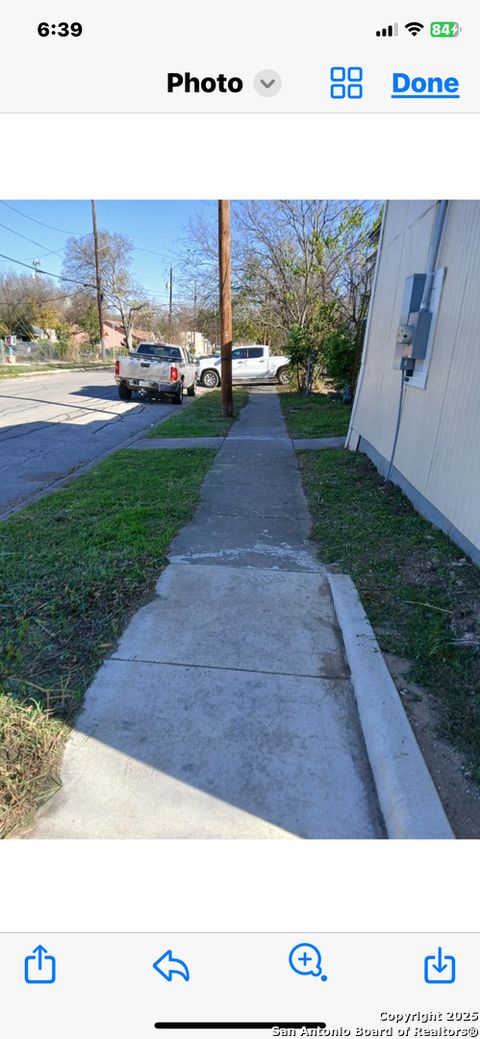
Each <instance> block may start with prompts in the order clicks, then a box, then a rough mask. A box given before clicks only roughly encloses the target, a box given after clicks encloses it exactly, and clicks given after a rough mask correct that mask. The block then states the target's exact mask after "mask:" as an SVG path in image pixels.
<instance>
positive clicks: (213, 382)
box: [202, 368, 220, 390]
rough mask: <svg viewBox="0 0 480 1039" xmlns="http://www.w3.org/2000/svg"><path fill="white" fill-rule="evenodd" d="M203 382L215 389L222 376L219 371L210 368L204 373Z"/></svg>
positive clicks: (209, 387) (210, 388)
mask: <svg viewBox="0 0 480 1039" xmlns="http://www.w3.org/2000/svg"><path fill="white" fill-rule="evenodd" d="M202 382H203V385H204V386H208V389H209V390H213V389H215V387H216V386H219V385H220V377H219V375H218V372H216V371H215V370H214V369H213V368H208V369H207V371H206V372H204V373H203V375H202Z"/></svg>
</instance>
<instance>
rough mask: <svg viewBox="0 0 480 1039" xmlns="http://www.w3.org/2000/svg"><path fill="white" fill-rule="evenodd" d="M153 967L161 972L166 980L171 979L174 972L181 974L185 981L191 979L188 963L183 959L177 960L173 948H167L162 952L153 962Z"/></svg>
mask: <svg viewBox="0 0 480 1039" xmlns="http://www.w3.org/2000/svg"><path fill="white" fill-rule="evenodd" d="M153 969H154V970H156V971H157V973H158V974H161V976H162V978H165V981H171V980H172V978H173V975H174V974H180V975H181V977H182V978H184V979H185V981H190V971H189V969H188V967H187V964H186V963H184V961H183V960H176V959H175V957H174V956H173V954H172V950H171V949H167V951H166V952H164V953H162V955H161V956H160V957H159V959H158V960H156V961H155V963H154V964H153Z"/></svg>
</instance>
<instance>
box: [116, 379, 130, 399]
mask: <svg viewBox="0 0 480 1039" xmlns="http://www.w3.org/2000/svg"><path fill="white" fill-rule="evenodd" d="M118 396H119V397H120V400H131V399H132V391H131V389H130V388H129V386H125V383H123V382H121V383H120V385H119V387H118Z"/></svg>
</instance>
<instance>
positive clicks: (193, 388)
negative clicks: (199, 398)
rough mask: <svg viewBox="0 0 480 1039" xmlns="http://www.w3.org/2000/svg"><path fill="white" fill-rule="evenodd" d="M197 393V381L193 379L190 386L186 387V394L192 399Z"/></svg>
mask: <svg viewBox="0 0 480 1039" xmlns="http://www.w3.org/2000/svg"><path fill="white" fill-rule="evenodd" d="M196 392H197V380H196V379H194V380H193V382H192V385H191V386H189V387H188V390H187V394H188V396H189V397H194V396H195V394H196Z"/></svg>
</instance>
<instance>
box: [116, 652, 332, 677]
mask: <svg viewBox="0 0 480 1039" xmlns="http://www.w3.org/2000/svg"><path fill="white" fill-rule="evenodd" d="M105 663H108V664H110V663H113V664H150V665H151V667H181V668H186V667H189V668H195V669H197V670H198V671H229V672H232V671H238V672H240V673H241V674H247V675H271V676H272V677H274V678H279V677H280V678H309V679H312V678H313V679H318V681H322V682H349V681H350V675H349V673H340V674H331V673H325V672H320V673H317V674H314V673H313V672H306V673H305V672H303V671H268V670H263V669H261V668H255V667H234V666H232V665H227V664H225V665H223V664H192V663H190V662H189V661H186V660H182V661H180V662H179V661H175V660H144V659H143V658H142V657H135V658H133V657H117V656H114V657H110V658H109V659H108V660H107V661H105Z"/></svg>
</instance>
